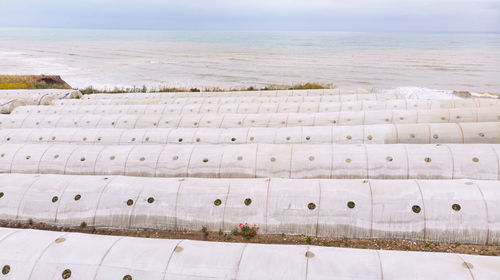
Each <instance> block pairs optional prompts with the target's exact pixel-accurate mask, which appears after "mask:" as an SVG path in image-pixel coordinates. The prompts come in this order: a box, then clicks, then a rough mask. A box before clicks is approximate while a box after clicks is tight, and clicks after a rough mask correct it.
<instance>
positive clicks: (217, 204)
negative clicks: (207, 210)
mask: <svg viewBox="0 0 500 280" xmlns="http://www.w3.org/2000/svg"><path fill="white" fill-rule="evenodd" d="M221 204H222V200H220V199H218V198H217V199H216V200H214V205H215V206H220V205H221Z"/></svg>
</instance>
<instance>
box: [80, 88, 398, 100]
mask: <svg viewBox="0 0 500 280" xmlns="http://www.w3.org/2000/svg"><path fill="white" fill-rule="evenodd" d="M353 94H359V95H373V93H369V92H368V91H367V90H365V89H362V88H358V89H354V90H345V89H339V88H335V89H310V90H264V91H223V92H209V91H207V92H132V93H111V94H88V95H84V96H83V98H84V99H121V98H130V99H137V98H140V99H151V98H176V97H232V96H234V97H237V96H241V97H245V96H248V97H254V96H259V97H260V96H264V97H275V96H278V97H280V96H283V97H286V96H296V97H302V96H323V95H353ZM381 95H395V96H399V94H381Z"/></svg>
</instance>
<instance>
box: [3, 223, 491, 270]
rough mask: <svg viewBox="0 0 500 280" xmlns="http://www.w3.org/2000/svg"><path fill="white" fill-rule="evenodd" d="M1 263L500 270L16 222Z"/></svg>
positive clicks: (431, 259)
mask: <svg viewBox="0 0 500 280" xmlns="http://www.w3.org/2000/svg"><path fill="white" fill-rule="evenodd" d="M0 265H1V266H2V267H4V266H8V268H9V269H8V272H7V273H5V274H3V275H2V276H3V278H5V279H16V280H23V279H40V280H42V279H78V280H89V279H100V280H107V279H126V280H128V279H151V280H166V279H239V280H240V279H241V280H243V279H245V280H246V279H248V280H250V279H270V280H271V279H297V280H305V279H309V280H312V279H333V280H337V279H338V280H340V279H342V280H343V279H358V280H366V279H377V280H378V279H380V280H381V279H401V277H402V275H411V277H412V279H421V280H423V279H425V280H434V279H435V280H439V279H443V278H446V279H457V280H458V279H460V280H461V279H464V280H474V279H482V280H483V279H484V280H494V279H499V278H500V258H498V257H491V256H473V255H460V254H452V253H429V252H407V251H378V250H362V249H349V248H335V247H320V246H308V245H271V244H251V243H250V244H245V243H224V242H206V241H190V240H175V239H149V238H137V237H112V236H103V235H89V234H81V233H62V232H49V231H36V230H12V229H0ZM4 271H7V270H4Z"/></svg>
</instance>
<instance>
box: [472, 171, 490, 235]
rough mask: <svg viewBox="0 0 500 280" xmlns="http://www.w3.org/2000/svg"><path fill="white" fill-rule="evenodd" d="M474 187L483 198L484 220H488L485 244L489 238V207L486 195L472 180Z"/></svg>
mask: <svg viewBox="0 0 500 280" xmlns="http://www.w3.org/2000/svg"><path fill="white" fill-rule="evenodd" d="M471 183H472V184H473V185H474V186H475V187H476V188H477V190H478V191H479V193H480V194H481V197H482V198H483V202H484V209H486V220H487V221H488V225H487V226H488V233H487V235H486V243H485V244H486V245H488V243H489V240H490V223H489V221H490V214H489V209H488V203H486V197H485V196H484V194H483V190H481V188H480V187H479V186H478V185H477V184H476V183H475V182H474V181H472V182H471Z"/></svg>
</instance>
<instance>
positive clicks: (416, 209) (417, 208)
mask: <svg viewBox="0 0 500 280" xmlns="http://www.w3.org/2000/svg"><path fill="white" fill-rule="evenodd" d="M411 210H412V211H413V213H417V214H418V213H420V211H421V210H422V209H421V208H420V206H418V205H413V206H412V207H411Z"/></svg>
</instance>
